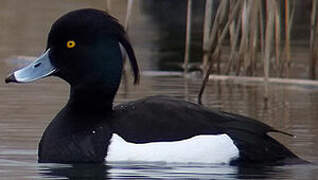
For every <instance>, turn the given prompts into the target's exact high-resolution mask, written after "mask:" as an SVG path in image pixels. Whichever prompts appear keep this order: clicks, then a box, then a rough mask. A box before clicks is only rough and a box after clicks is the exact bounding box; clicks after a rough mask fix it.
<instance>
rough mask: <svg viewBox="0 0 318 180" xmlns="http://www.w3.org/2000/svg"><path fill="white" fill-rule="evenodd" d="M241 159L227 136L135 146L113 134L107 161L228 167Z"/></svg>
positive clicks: (202, 136) (198, 137) (209, 136)
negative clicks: (221, 165)
mask: <svg viewBox="0 0 318 180" xmlns="http://www.w3.org/2000/svg"><path fill="white" fill-rule="evenodd" d="M238 156H239V151H238V149H237V147H236V146H235V145H234V144H233V141H232V139H231V138H230V137H229V136H227V135H226V134H222V135H200V136H195V137H192V138H190V139H186V140H182V141H174V142H154V143H145V144H134V143H129V142H126V141H125V140H124V139H123V138H121V137H120V136H118V135H117V134H113V137H112V139H111V144H110V145H109V147H108V154H107V156H106V160H107V161H109V162H111V161H141V162H158V161H160V162H167V163H229V162H230V161H231V160H232V159H235V158H237V157H238Z"/></svg>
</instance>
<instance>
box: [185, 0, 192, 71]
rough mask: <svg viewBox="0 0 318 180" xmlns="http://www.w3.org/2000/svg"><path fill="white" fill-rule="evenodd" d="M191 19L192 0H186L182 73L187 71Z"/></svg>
mask: <svg viewBox="0 0 318 180" xmlns="http://www.w3.org/2000/svg"><path fill="white" fill-rule="evenodd" d="M191 19H192V0H188V4H187V27H186V28H187V29H186V42H185V53H184V63H183V69H184V73H185V74H186V73H188V66H189V58H190V47H191Z"/></svg>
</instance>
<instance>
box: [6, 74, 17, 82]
mask: <svg viewBox="0 0 318 180" xmlns="http://www.w3.org/2000/svg"><path fill="white" fill-rule="evenodd" d="M5 82H6V83H10V82H17V80H16V79H15V76H14V74H13V73H12V74H10V75H9V76H8V77H7V78H6V79H5Z"/></svg>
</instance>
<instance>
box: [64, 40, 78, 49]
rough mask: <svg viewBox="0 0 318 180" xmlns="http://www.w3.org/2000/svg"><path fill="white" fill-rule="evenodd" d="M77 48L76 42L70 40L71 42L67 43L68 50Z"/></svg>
mask: <svg viewBox="0 0 318 180" xmlns="http://www.w3.org/2000/svg"><path fill="white" fill-rule="evenodd" d="M75 46H76V43H75V41H72V40H70V41H67V43H66V47H67V48H73V47H75Z"/></svg>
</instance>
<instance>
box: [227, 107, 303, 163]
mask: <svg viewBox="0 0 318 180" xmlns="http://www.w3.org/2000/svg"><path fill="white" fill-rule="evenodd" d="M222 113H224V115H226V116H227V117H228V118H229V119H232V120H229V119H228V120H229V121H227V122H225V123H224V124H222V126H223V127H222V128H223V132H224V133H226V134H228V135H229V136H230V137H231V139H232V140H233V142H234V144H235V145H236V146H237V148H238V149H239V152H240V157H239V158H238V159H236V160H234V161H232V164H240V163H263V164H277V165H279V164H300V163H301V164H302V163H307V162H306V161H304V160H302V159H301V158H299V157H298V156H297V155H296V154H294V153H293V152H291V151H290V150H289V149H287V148H286V147H285V146H284V145H282V144H281V143H279V142H278V141H277V140H275V139H274V138H272V137H270V136H269V135H268V133H269V132H276V133H281V134H284V135H288V136H291V137H294V135H292V134H290V133H286V132H283V131H279V130H276V129H274V128H272V127H270V126H268V125H266V124H264V123H262V122H259V121H256V120H253V119H251V118H248V117H244V116H240V115H236V114H231V113H226V112H222Z"/></svg>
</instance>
